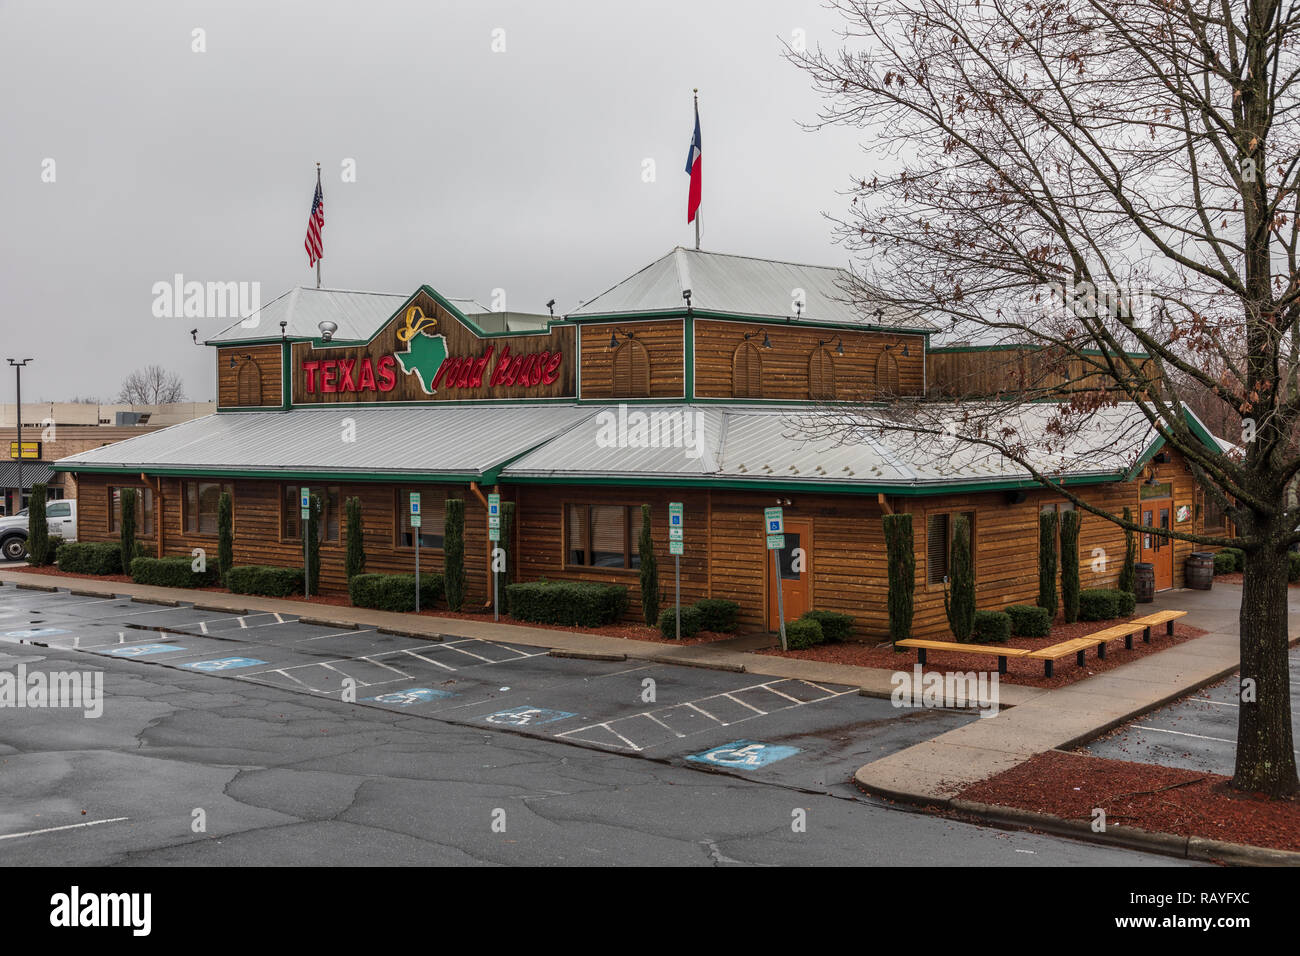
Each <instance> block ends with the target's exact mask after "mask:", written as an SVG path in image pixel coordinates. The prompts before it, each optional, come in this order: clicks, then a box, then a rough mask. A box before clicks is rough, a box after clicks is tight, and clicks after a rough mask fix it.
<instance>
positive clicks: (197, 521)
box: [184, 481, 235, 534]
mask: <svg viewBox="0 0 1300 956" xmlns="http://www.w3.org/2000/svg"><path fill="white" fill-rule="evenodd" d="M222 492H226V493H227V494H229V495H230V497H231V498H232V499H233V498H234V497H235V488H234V486H233V485H229V484H222V483H221V482H219V481H187V482H185V516H184V522H185V525H184V526H185V531H186V533H188V534H216V533H217V511H218V509H219V508H220V506H221V494H222ZM232 520H233V515H232Z"/></svg>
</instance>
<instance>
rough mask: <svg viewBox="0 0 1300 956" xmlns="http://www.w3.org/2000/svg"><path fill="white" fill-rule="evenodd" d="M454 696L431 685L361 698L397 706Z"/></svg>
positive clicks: (407, 705)
mask: <svg viewBox="0 0 1300 956" xmlns="http://www.w3.org/2000/svg"><path fill="white" fill-rule="evenodd" d="M455 696H456V695H455V694H453V693H452V692H451V691H448V690H434V689H433V688H432V687H412V688H411V689H410V690H399V691H394V692H393V693H391V694H380V695H379V696H378V697H365V698H362V699H363V700H373V701H374V702H375V703H377V704H396V705H397V706H398V707H409V706H411V705H412V704H427V703H428V702H429V701H431V700H443V699H445V698H447V697H455Z"/></svg>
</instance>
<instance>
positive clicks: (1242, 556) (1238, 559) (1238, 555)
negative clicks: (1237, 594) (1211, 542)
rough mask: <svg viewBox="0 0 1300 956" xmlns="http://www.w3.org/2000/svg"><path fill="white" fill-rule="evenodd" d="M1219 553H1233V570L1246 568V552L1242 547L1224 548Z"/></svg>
mask: <svg viewBox="0 0 1300 956" xmlns="http://www.w3.org/2000/svg"><path fill="white" fill-rule="evenodd" d="M1219 553H1220V554H1230V555H1232V570H1234V571H1245V570H1246V552H1245V551H1242V550H1241V548H1224V549H1223V550H1222V551H1220V552H1219Z"/></svg>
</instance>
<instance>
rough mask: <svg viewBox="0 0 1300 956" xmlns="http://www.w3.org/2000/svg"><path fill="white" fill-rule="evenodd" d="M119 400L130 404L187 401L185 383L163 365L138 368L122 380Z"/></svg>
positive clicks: (118, 395) (161, 403)
mask: <svg viewBox="0 0 1300 956" xmlns="http://www.w3.org/2000/svg"><path fill="white" fill-rule="evenodd" d="M117 400H118V401H119V402H123V403H126V404H130V405H166V404H167V403H168V402H183V401H185V383H184V382H182V381H181V377H180V376H179V375H177V374H176V373H175V372H169V371H167V370H166V369H165V368H163V367H162V366H161V365H146V366H145V367H144V368H138V369H136V370H135V371H134V372H132V373H131V374H130V375H128V376H127V377H126V378H124V379H123V380H122V387H121V388H120V389H119V390H118V393H117Z"/></svg>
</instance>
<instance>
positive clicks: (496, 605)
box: [488, 542, 501, 623]
mask: <svg viewBox="0 0 1300 956" xmlns="http://www.w3.org/2000/svg"><path fill="white" fill-rule="evenodd" d="M494 550H495V549H494V548H493V547H492V544H491V542H489V543H488V554H491V553H492V552H493V551H494ZM492 620H493V622H494V623H495V622H496V621H499V620H501V572H500V571H498V570H497V569H496V568H495V567H494V568H493V569H492Z"/></svg>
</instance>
